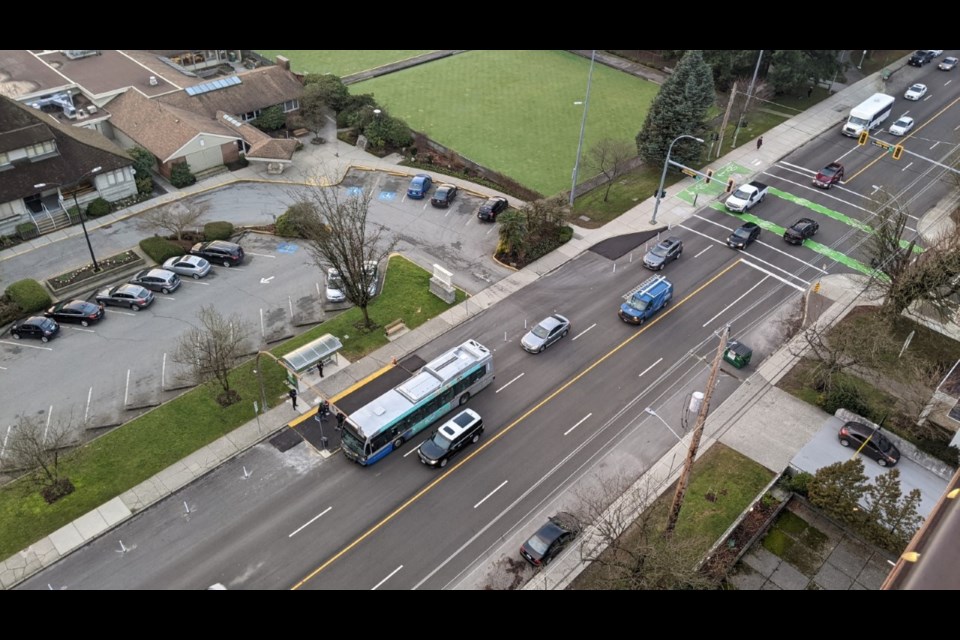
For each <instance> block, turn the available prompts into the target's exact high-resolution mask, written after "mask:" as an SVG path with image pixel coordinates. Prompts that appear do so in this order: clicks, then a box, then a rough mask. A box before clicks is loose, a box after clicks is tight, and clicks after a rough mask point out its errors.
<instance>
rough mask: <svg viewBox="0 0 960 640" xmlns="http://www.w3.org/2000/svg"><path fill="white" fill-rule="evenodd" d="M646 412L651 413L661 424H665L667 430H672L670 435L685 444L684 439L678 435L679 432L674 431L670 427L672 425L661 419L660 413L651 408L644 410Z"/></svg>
mask: <svg viewBox="0 0 960 640" xmlns="http://www.w3.org/2000/svg"><path fill="white" fill-rule="evenodd" d="M644 411H646V412H647V413H649V414H650V415H652V416H653V417H654V418H656V419H657V420H659V421H660V422H662V423H663V426H665V427H666V428H667V429H670V433H672V434H673V436H674V437H675V438H676V439H677V440H679V441H680V442H683V438H681V437H680V436H679V435H677V432H676V431H674V430H673V427H671V426H670V423H668V422H667V421H666V420H664V419H663V418H661V417H660V414H659V413H657V412H656V411H654V410H653V409H652V408H651V407H647V408H646V409H644Z"/></svg>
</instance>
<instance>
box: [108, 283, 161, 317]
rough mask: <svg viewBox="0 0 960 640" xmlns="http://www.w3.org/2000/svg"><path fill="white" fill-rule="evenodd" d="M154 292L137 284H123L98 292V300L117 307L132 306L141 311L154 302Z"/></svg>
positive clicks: (133, 308)
mask: <svg viewBox="0 0 960 640" xmlns="http://www.w3.org/2000/svg"><path fill="white" fill-rule="evenodd" d="M153 298H154V296H153V293H152V292H150V291H148V290H147V289H144V288H143V287H141V286H140V285H136V284H121V285H119V286H116V287H107V288H106V289H101V290H100V291H99V292H97V302H99V303H101V304H106V305H113V306H117V307H130V308H131V309H132V310H134V311H140V309H145V308H147V307H149V306H150V304H151V303H152V302H153Z"/></svg>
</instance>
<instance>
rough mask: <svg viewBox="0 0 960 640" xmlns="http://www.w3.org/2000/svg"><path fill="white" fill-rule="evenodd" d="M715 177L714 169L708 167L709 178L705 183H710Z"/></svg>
mask: <svg viewBox="0 0 960 640" xmlns="http://www.w3.org/2000/svg"><path fill="white" fill-rule="evenodd" d="M712 179H713V169H707V180H706V182H704V184H710V180H712Z"/></svg>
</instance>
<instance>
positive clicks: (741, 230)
mask: <svg viewBox="0 0 960 640" xmlns="http://www.w3.org/2000/svg"><path fill="white" fill-rule="evenodd" d="M759 237H760V225H758V224H757V223H756V222H746V223H744V224H742V225H740V226H739V227H738V228H736V229H734V231H733V233H731V234H730V235H729V236H727V246H728V247H730V248H731V249H746V248H747V247H749V246H750V243H751V242H753V241H754V240H756V239H757V238H759Z"/></svg>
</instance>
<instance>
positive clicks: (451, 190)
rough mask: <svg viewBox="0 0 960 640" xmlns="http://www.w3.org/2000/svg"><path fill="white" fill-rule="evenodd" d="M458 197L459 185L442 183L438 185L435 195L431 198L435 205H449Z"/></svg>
mask: <svg viewBox="0 0 960 640" xmlns="http://www.w3.org/2000/svg"><path fill="white" fill-rule="evenodd" d="M456 197H457V185H455V184H441V185H440V186H439V187H437V190H436V191H435V192H434V194H433V197H432V198H430V204H432V205H433V206H435V207H441V208H444V207H449V206H450V203H451V202H453V199H454V198H456Z"/></svg>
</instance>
